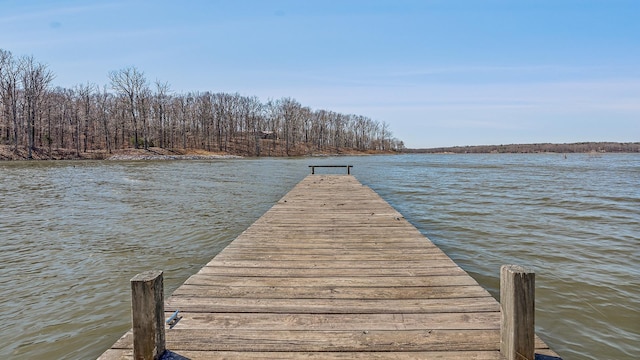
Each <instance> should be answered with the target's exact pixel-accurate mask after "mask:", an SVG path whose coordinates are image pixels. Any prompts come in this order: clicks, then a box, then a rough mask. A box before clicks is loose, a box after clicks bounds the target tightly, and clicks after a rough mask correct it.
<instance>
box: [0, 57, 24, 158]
mask: <svg viewBox="0 0 640 360" xmlns="http://www.w3.org/2000/svg"><path fill="white" fill-rule="evenodd" d="M0 57H1V58H2V65H1V66H2V68H0V94H1V97H2V104H3V107H4V110H5V111H4V113H5V115H6V117H7V118H8V119H10V120H11V123H12V125H13V131H12V133H13V134H12V135H13V145H14V151H16V152H17V151H18V129H19V126H18V93H19V89H18V86H19V82H18V81H19V79H20V73H21V72H22V67H23V63H22V62H21V61H16V60H15V59H14V58H13V56H12V55H11V53H10V52H8V51H5V50H1V52H0Z"/></svg>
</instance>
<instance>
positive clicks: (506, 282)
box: [500, 265, 535, 360]
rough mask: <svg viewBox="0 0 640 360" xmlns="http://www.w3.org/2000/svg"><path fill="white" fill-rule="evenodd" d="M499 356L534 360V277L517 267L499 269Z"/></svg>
mask: <svg viewBox="0 0 640 360" xmlns="http://www.w3.org/2000/svg"><path fill="white" fill-rule="evenodd" d="M500 308H501V310H502V311H501V324H500V353H501V354H502V356H504V357H505V359H507V360H525V359H526V360H534V358H535V344H534V336H535V330H534V311H535V273H534V272H533V271H531V270H529V269H527V268H524V267H522V266H518V265H502V267H501V268H500Z"/></svg>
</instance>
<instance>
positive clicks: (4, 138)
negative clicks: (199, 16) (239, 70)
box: [0, 49, 402, 157]
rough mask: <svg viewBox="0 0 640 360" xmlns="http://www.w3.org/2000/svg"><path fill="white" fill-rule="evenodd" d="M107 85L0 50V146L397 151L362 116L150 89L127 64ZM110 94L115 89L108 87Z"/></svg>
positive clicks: (386, 134)
mask: <svg viewBox="0 0 640 360" xmlns="http://www.w3.org/2000/svg"><path fill="white" fill-rule="evenodd" d="M107 78H108V79H109V84H108V85H104V86H100V85H97V84H93V83H85V84H79V85H76V86H74V87H73V88H71V89H68V88H61V87H54V88H51V83H52V81H53V79H54V75H53V73H52V72H51V71H49V69H48V68H47V66H46V65H44V64H42V63H39V62H37V61H36V60H35V59H34V58H33V57H19V58H16V57H14V56H13V54H12V53H11V52H9V51H7V50H3V49H0V145H2V144H4V145H11V146H12V147H13V149H14V151H15V152H17V151H18V148H19V147H20V148H21V149H25V148H28V149H29V157H30V156H31V151H33V150H35V149H37V148H43V149H47V150H48V153H49V154H51V151H52V149H54V148H55V149H65V150H70V151H73V153H75V154H76V156H78V157H80V156H81V155H82V153H87V152H91V151H96V150H97V151H107V152H109V153H111V152H112V151H113V150H114V149H127V148H131V147H133V148H136V149H138V148H141V147H143V148H144V149H149V148H150V147H161V148H164V149H168V150H171V149H176V150H177V149H181V150H184V149H194V150H198V149H201V150H207V151H218V152H229V153H232V154H238V155H244V156H289V155H306V154H314V153H340V152H349V151H352V150H357V151H360V152H367V151H389V150H401V148H402V142H401V141H399V140H397V139H394V138H392V134H391V131H390V129H389V125H388V124H386V123H382V124H381V123H379V122H377V121H375V120H372V119H370V118H368V117H366V116H362V115H354V114H341V113H337V112H334V111H330V110H322V109H321V110H314V109H311V108H309V107H307V106H304V105H303V104H301V103H299V102H298V101H297V100H295V99H293V98H290V97H286V98H282V99H268V100H267V101H266V102H265V103H263V102H261V101H260V100H259V99H258V98H257V97H255V96H244V95H240V94H238V93H212V92H208V91H206V92H188V93H183V94H179V93H174V92H172V91H171V86H170V85H169V83H168V82H163V81H160V80H156V81H155V82H154V83H153V84H151V85H150V83H149V81H148V80H147V78H146V77H145V75H144V72H142V71H141V70H139V69H138V68H136V67H133V66H132V67H126V68H122V69H120V70H114V71H111V72H109V73H108V74H107ZM109 90H111V91H113V92H110V91H109Z"/></svg>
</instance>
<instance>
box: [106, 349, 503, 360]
mask: <svg viewBox="0 0 640 360" xmlns="http://www.w3.org/2000/svg"><path fill="white" fill-rule="evenodd" d="M170 356H172V358H174V359H181V357H182V358H185V359H201V360H214V359H228V360H236V359H265V360H266V359H273V360H280V359H282V360H290V359H310V360H318V359H323V360H325V359H326V360H350V359H354V360H361V359H371V360H382V359H397V360H415V359H432V360H500V359H501V357H500V352H498V351H406V352H400V351H393V352H389V351H385V352H361V353H358V352H326V351H323V352H283V351H272V352H257V351H193V350H180V351H173V352H171V354H170ZM130 359H133V354H132V353H131V351H130V350H122V349H112V350H109V351H107V352H106V353H105V354H104V355H103V356H102V357H101V358H100V360H130Z"/></svg>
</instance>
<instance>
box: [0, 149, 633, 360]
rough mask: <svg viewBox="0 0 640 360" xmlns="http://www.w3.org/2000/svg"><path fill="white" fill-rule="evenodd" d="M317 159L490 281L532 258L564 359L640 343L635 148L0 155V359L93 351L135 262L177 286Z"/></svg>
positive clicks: (553, 338) (549, 333) (539, 301)
mask: <svg viewBox="0 0 640 360" xmlns="http://www.w3.org/2000/svg"><path fill="white" fill-rule="evenodd" d="M312 163H313V164H323V163H324V164H346V163H349V164H352V165H354V168H353V173H354V174H355V175H356V177H357V178H358V179H359V180H360V181H361V182H363V183H364V184H366V185H369V186H371V187H372V188H373V189H374V190H376V191H377V192H378V193H379V194H380V195H381V196H382V197H383V198H385V199H386V200H387V201H389V202H390V203H391V204H392V205H393V206H394V207H395V208H396V209H397V210H399V211H400V212H401V213H403V215H405V217H406V218H407V219H408V220H409V221H410V222H411V223H413V224H414V225H415V226H416V227H418V228H419V229H420V231H422V232H423V233H424V234H425V235H427V236H428V237H429V238H430V239H431V240H432V241H433V242H435V243H436V244H438V245H439V246H440V247H441V248H442V249H443V250H444V251H445V252H447V254H448V255H449V256H451V257H452V258H453V259H454V260H455V261H456V262H457V263H458V264H460V265H461V266H462V267H463V268H464V269H465V270H467V271H468V272H469V273H470V274H471V275H473V276H474V277H475V278H476V279H477V280H478V281H479V282H480V283H481V284H482V285H483V286H484V287H486V288H487V289H489V291H490V292H492V294H494V296H497V294H498V286H499V268H500V265H502V264H506V263H516V264H522V265H526V266H529V267H532V268H533V269H534V270H535V271H536V307H537V313H536V325H537V332H538V334H539V335H540V336H541V337H542V338H543V339H544V340H545V341H546V342H547V343H548V344H550V345H551V346H552V348H553V349H554V350H556V351H557V352H559V353H560V355H562V356H563V357H564V358H565V359H568V360H571V359H636V358H640V345H639V344H640V325H639V324H640V266H639V265H638V264H639V263H640V261H639V260H640V155H631V154H620V155H612V154H606V155H602V156H598V157H595V156H589V155H570V156H569V157H568V159H564V158H563V157H562V156H561V155H404V156H367V157H342V158H314V159H259V160H255V159H245V160H219V161H169V162H79V161H73V162H10V163H9V162H8V163H0V314H3V318H4V324H2V326H1V327H0V358H12V359H33V358H65V359H93V358H96V357H97V356H99V355H100V354H101V353H102V352H103V351H104V350H106V349H107V348H108V347H109V346H110V345H111V344H113V342H115V340H117V339H118V337H119V336H120V335H122V333H124V332H125V331H126V330H127V329H128V328H129V327H130V320H129V311H130V310H129V307H130V305H129V292H128V291H129V279H130V278H131V277H133V276H134V275H135V274H137V273H139V272H141V271H145V270H150V269H162V270H164V271H165V290H166V293H167V295H168V294H170V293H171V292H172V291H173V290H174V289H175V288H176V287H177V286H179V285H180V284H181V283H182V282H183V281H184V280H185V279H186V278H187V277H188V276H190V275H191V274H193V273H195V272H196V271H197V270H198V269H199V268H200V267H202V266H203V265H204V264H205V263H206V262H208V261H209V260H210V259H211V258H212V257H213V256H214V255H215V254H216V253H217V252H219V251H220V250H221V249H222V248H223V247H224V246H225V245H226V244H228V243H229V242H230V241H231V240H233V239H234V238H235V237H236V236H238V235H239V233H240V232H242V231H243V230H244V229H246V228H247V227H248V226H249V225H250V224H251V223H253V222H254V221H255V220H256V219H257V218H258V217H260V216H261V215H262V214H263V213H264V212H265V211H267V210H268V209H269V208H270V207H271V206H272V205H273V204H274V203H275V202H276V201H277V200H278V199H279V198H281V197H282V196H283V195H284V194H285V193H286V192H287V191H289V190H290V189H291V188H292V187H293V186H294V185H295V184H296V183H297V182H298V181H300V180H301V179H302V178H303V177H304V176H306V175H307V174H308V172H309V169H308V167H307V165H309V164H312ZM317 170H319V169H317ZM334 171H336V170H335V169H334ZM338 171H339V170H338Z"/></svg>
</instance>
